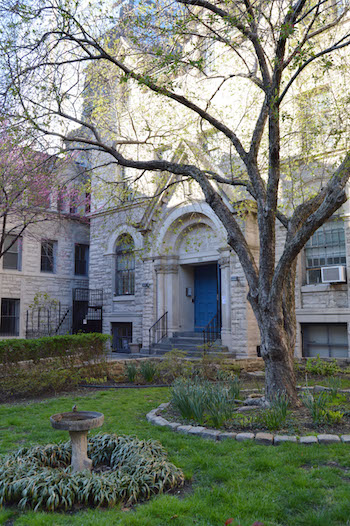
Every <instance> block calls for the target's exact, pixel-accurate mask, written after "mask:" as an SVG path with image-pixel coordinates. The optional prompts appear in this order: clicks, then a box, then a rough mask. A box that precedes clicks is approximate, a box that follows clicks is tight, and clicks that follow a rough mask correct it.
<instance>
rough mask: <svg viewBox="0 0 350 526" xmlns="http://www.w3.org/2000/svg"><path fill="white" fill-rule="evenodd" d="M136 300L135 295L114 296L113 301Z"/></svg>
mask: <svg viewBox="0 0 350 526" xmlns="http://www.w3.org/2000/svg"><path fill="white" fill-rule="evenodd" d="M134 299H135V294H123V295H122V296H116V295H114V296H113V301H117V302H118V301H132V300H134Z"/></svg>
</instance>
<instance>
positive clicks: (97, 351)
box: [0, 333, 111, 368]
mask: <svg viewBox="0 0 350 526" xmlns="http://www.w3.org/2000/svg"><path fill="white" fill-rule="evenodd" d="M110 338H111V337H110V336H109V335H108V334H99V333H88V334H73V335H71V334H68V335H66V336H50V337H45V338H37V339H35V340H24V339H12V340H0V363H1V364H3V365H4V366H5V368H6V366H10V367H11V366H13V365H14V364H17V363H18V362H22V361H27V360H33V361H34V362H38V361H39V360H41V359H42V358H52V357H54V358H57V357H60V358H61V359H62V360H63V359H67V360H69V359H70V357H71V356H72V355H74V356H77V357H80V358H81V360H82V361H86V360H89V359H91V360H92V359H96V358H99V357H100V356H102V355H103V354H104V351H105V346H106V343H107V342H108V341H109V340H110Z"/></svg>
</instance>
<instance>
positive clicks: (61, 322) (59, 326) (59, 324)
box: [55, 307, 71, 334]
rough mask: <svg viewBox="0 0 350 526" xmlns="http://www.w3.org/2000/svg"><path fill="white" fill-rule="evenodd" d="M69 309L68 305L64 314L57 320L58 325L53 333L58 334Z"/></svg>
mask: <svg viewBox="0 0 350 526" xmlns="http://www.w3.org/2000/svg"><path fill="white" fill-rule="evenodd" d="M70 310H71V308H70V307H68V309H67V310H66V312H65V313H64V315H63V316H62V318H61V319H60V320H59V323H58V325H57V327H56V330H55V334H58V332H59V330H60V328H61V326H62V325H63V323H64V320H65V319H66V318H67V316H68V314H69V312H70Z"/></svg>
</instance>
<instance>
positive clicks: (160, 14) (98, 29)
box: [5, 0, 350, 401]
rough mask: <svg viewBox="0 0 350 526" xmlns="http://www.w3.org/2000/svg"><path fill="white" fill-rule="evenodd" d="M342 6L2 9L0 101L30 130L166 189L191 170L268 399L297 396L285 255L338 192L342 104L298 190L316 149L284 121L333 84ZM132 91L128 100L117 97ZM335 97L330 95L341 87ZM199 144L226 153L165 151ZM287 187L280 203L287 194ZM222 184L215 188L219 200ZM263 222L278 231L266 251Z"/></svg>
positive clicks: (347, 161)
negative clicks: (219, 161) (250, 328)
mask: <svg viewBox="0 0 350 526" xmlns="http://www.w3.org/2000/svg"><path fill="white" fill-rule="evenodd" d="M10 3H11V2H10ZM347 13H348V10H347V6H346V3H345V2H342V1H340V0H332V1H331V0H314V1H313V2H310V1H309V0H294V1H293V0H271V1H268V2H266V0H236V1H229V0H222V1H220V0H218V1H216V0H215V1H210V0H177V1H166V0H162V1H158V2H145V3H142V2H141V3H140V2H127V1H124V2H117V3H116V4H115V5H114V6H113V7H112V6H111V5H110V3H107V2H106V3H105V4H103V3H101V2H96V4H95V3H94V2H93V1H92V2H90V3H89V7H87V6H86V3H85V2H80V1H79V0H64V1H61V0H55V1H50V0H47V1H46V0H44V1H43V2H40V4H38V6H37V7H36V6H35V3H34V7H33V6H31V7H28V6H26V4H25V3H24V2H23V3H22V2H18V1H16V2H14V3H13V6H12V7H11V8H10V9H7V16H8V17H11V21H12V27H14V26H16V27H18V28H19V29H18V33H17V34H19V35H20V37H17V38H16V40H15V41H14V42H13V43H11V42H10V40H11V39H10V37H9V39H8V41H7V42H10V43H9V44H8V45H7V47H6V53H7V55H8V57H9V64H10V66H11V82H12V84H11V86H12V89H11V91H10V92H8V96H11V97H12V96H14V97H15V98H16V100H17V104H18V105H19V107H20V108H21V109H22V112H23V115H25V116H26V119H27V120H28V122H29V123H31V124H32V125H34V126H35V129H36V130H39V131H40V132H43V133H46V134H50V135H51V136H53V137H54V136H56V137H59V138H61V139H62V140H65V141H66V143H67V142H68V143H70V144H71V145H72V146H71V147H72V148H75V149H78V150H79V151H82V150H83V151H85V154H86V155H91V153H92V152H95V154H96V156H95V160H96V159H102V160H103V162H106V159H107V162H112V163H114V164H115V165H116V166H117V167H126V168H127V169H129V170H131V172H130V173H134V172H133V170H134V171H139V174H141V175H142V174H144V173H149V172H153V173H154V172H155V173H164V172H167V173H170V174H172V175H173V176H174V179H172V180H171V181H172V184H173V183H174V181H180V180H183V179H187V180H188V179H190V180H193V181H195V182H196V184H197V185H198V186H199V187H200V189H201V192H202V195H203V198H204V199H205V201H206V202H207V203H208V204H209V206H210V207H211V208H212V210H213V211H214V212H215V214H216V215H217V216H218V218H219V219H220V220H221V222H222V224H223V225H224V227H225V229H226V231H227V242H228V244H229V245H230V247H232V249H233V250H234V251H235V252H236V254H237V255H238V257H239V260H240V262H241V264H242V267H243V269H244V272H245V276H246V279H247V283H248V288H249V293H248V300H249V302H250V304H251V306H252V309H253V311H254V314H255V316H256V319H257V322H258V325H259V329H260V334H261V354H262V357H263V358H264V360H265V365H266V394H267V397H272V396H273V395H274V394H276V393H277V392H282V391H284V392H286V393H288V395H289V396H290V397H291V398H292V399H293V400H294V401H296V388H295V378H294V372H293V353H294V348H295V341H296V317H295V304H294V303H295V302H294V287H295V276H296V261H297V256H298V254H299V253H300V252H301V250H302V249H303V247H304V246H305V244H306V242H307V241H308V240H309V239H310V237H311V236H312V235H313V233H314V232H315V231H316V230H317V228H319V227H320V226H321V225H322V224H323V223H324V222H325V221H326V220H327V219H329V218H330V217H331V216H332V214H333V213H334V212H335V211H337V210H338V209H339V208H340V207H341V205H342V204H343V203H344V202H345V201H346V194H345V186H346V183H347V181H348V179H349V176H350V156H349V155H348V154H347V153H346V152H347V140H348V135H347V130H348V128H347V126H348V125H347V123H346V122H345V120H346V119H345V118H344V115H346V113H348V112H346V110H344V107H343V110H342V118H343V120H342V121H339V123H340V122H341V126H340V124H339V123H338V124H339V126H337V125H335V126H334V128H335V132H334V133H333V132H332V133H330V134H329V135H330V136H332V140H333V139H334V137H336V138H337V139H338V142H337V143H336V146H337V149H338V152H339V155H338V160H337V159H335V158H334V156H333V158H334V162H332V163H331V162H329V163H328V164H327V170H326V171H327V177H326V181H325V182H322V184H321V185H319V186H317V185H316V186H315V185H312V187H311V191H310V192H305V187H306V185H305V184H304V183H303V179H302V177H300V172H301V171H302V170H301V169H300V168H301V166H306V165H307V160H308V159H309V161H310V162H309V164H308V171H307V173H308V174H309V175H310V173H311V168H312V166H313V167H314V166H315V159H316V156H315V155H312V154H313V153H318V154H319V153H320V152H312V147H313V146H314V144H313V141H311V143H310V141H307V140H305V134H303V130H302V129H304V132H306V135H307V133H308V132H309V128H308V126H306V127H305V118H304V125H302V124H301V120H299V119H297V118H296V117H297V116H298V111H299V109H300V108H301V107H302V104H301V100H300V97H299V95H300V91H301V90H302V88H305V87H307V88H308V89H309V97H310V94H311V93H312V92H313V93H315V94H317V93H319V91H318V90H319V85H320V83H321V84H322V86H323V85H324V83H325V81H324V79H325V78H327V79H330V80H329V81H328V80H327V85H329V84H330V86H331V87H332V88H334V86H335V85H337V86H338V85H340V84H341V83H342V82H343V81H344V79H345V78H346V75H347V70H346V68H345V64H346V55H344V54H342V50H343V49H345V48H346V47H347V46H348V45H349V44H350V32H349V27H350V26H349V22H348V18H347ZM5 20H8V18H7V19H5ZM92 20H93V23H91V21H92ZM215 55H218V56H216V57H215ZM332 75H334V76H335V77H332ZM332 78H333V79H338V80H339V79H341V81H340V83H339V82H338V81H337V80H335V81H334V80H332ZM337 82H338V84H337ZM344 84H345V85H348V84H347V82H344ZM327 89H328V88H327ZM133 92H136V93H137V99H135V98H134V99H133V102H134V104H133V105H132V107H131V105H130V104H129V105H128V104H127V101H126V103H123V101H125V100H126V99H127V98H128V96H132V93H133ZM339 93H340V92H339ZM335 99H336V102H337V103H340V100H341V95H340V94H338V95H336V96H335ZM306 100H309V99H308V97H306ZM344 100H345V103H348V99H347V102H346V98H345V99H344ZM82 101H83V102H82ZM304 106H305V99H304ZM335 107H336V104H335V103H334V104H331V110H333V109H334V108H335ZM140 108H141V111H139V112H138V111H137V110H138V109H140ZM135 112H136V113H135ZM302 113H303V116H304V117H305V111H304V112H302ZM306 120H307V121H308V122H309V123H310V122H311V117H310V118H307V119H306ZM326 120H327V122H328V123H329V122H330V119H329V118H326ZM125 123H127V125H125ZM73 125H74V126H75V127H76V129H75V131H72V126H73ZM321 128H322V126H321V127H320V125H319V124H318V123H316V124H315V126H314V131H313V133H314V135H316V136H317V137H318V139H319V140H318V141H317V143H318V144H319V145H320V148H321V153H324V151H325V149H327V146H326V142H325V134H324V130H323V129H321ZM339 130H341V131H342V135H341V136H340V135H339ZM337 134H338V135H337ZM198 137H200V138H201V139H202V140H204V141H205V142H206V143H208V142H209V141H210V138H213V137H214V138H215V139H214V142H215V143H216V147H218V148H220V149H222V150H223V151H226V153H227V155H226V159H227V162H226V164H225V166H222V167H221V169H220V170H219V169H215V168H213V167H211V168H208V166H204V164H203V162H202V159H201V157H202V156H201V155H194V154H193V155H187V158H186V157H184V156H183V155H181V151H183V149H182V150H181V151H180V150H179V144H181V145H182V148H183V147H184V145H188V144H192V143H193V141H194V140H196V141H197V139H198ZM287 138H288V139H289V140H288V141H287ZM299 142H300V151H299V150H298V143H299ZM305 145H307V146H305ZM334 148H335V143H334V144H333V146H332V149H333V150H334ZM169 149H170V151H172V152H173V155H167V156H163V155H159V156H158V157H157V158H155V156H154V151H155V150H156V151H157V152H159V151H161V152H163V151H164V150H169ZM322 149H323V151H322ZM192 152H193V149H192ZM317 159H318V158H317ZM335 162H337V163H338V164H337V165H336V164H335ZM141 175H137V176H135V179H137V180H139V179H140V177H141ZM283 182H284V183H286V184H285V189H284V188H282V186H283V185H282V183H283ZM298 183H299V184H298ZM288 188H289V189H291V190H292V199H290V198H286V195H287V193H286V191H287V190H288ZM222 189H229V195H230V199H228V200H227V199H225V198H224V196H223V192H222ZM282 190H283V192H282ZM284 190H286V191H284ZM281 195H284V199H282V200H281ZM290 195H291V194H290V193H289V196H290ZM300 197H303V200H301V199H300ZM242 200H244V201H245V202H247V201H249V202H254V207H253V208H254V213H256V217H257V225H258V231H259V241H260V249H259V254H258V257H255V256H254V254H253V253H252V250H251V248H250V247H249V245H248V243H247V241H246V239H245V237H244V234H243V231H242V228H241V226H240V223H239V221H237V215H236V213H235V212H237V206H238V202H242ZM251 208H252V207H251ZM276 224H280V225H282V227H283V228H284V232H285V242H284V246H283V247H282V250H281V252H280V253H279V254H277V243H276Z"/></svg>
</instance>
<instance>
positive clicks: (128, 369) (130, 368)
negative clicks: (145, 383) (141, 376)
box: [125, 362, 137, 383]
mask: <svg viewBox="0 0 350 526" xmlns="http://www.w3.org/2000/svg"><path fill="white" fill-rule="evenodd" d="M125 373H126V376H127V379H128V380H129V382H130V383H134V382H135V378H136V375H137V367H136V365H135V364H134V362H127V363H126V365H125Z"/></svg>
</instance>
